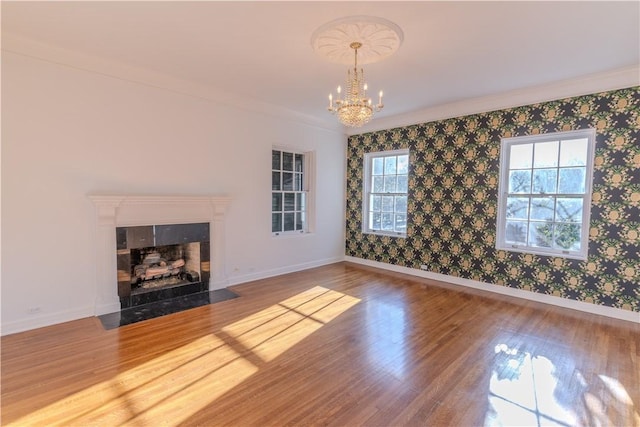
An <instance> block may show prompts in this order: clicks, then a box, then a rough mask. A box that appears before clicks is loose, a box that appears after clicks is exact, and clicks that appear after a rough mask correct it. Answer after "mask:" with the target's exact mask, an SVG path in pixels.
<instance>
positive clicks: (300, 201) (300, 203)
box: [296, 193, 306, 211]
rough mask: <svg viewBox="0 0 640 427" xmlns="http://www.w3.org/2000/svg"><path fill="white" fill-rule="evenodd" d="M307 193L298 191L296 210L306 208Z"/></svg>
mask: <svg viewBox="0 0 640 427" xmlns="http://www.w3.org/2000/svg"><path fill="white" fill-rule="evenodd" d="M305 205H306V203H305V194H304V193H296V210H297V211H303V210H304V209H305Z"/></svg>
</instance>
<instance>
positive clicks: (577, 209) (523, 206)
mask: <svg viewBox="0 0 640 427" xmlns="http://www.w3.org/2000/svg"><path fill="white" fill-rule="evenodd" d="M594 145H595V130H594V129H585V130H578V131H571V132H558V133H553V134H545V135H534V136H524V137H516V138H503V139H502V151H501V156H500V159H501V163H500V190H499V200H498V228H497V239H496V247H497V248H498V249H504V250H511V251H516V252H528V253H534V254H541V255H552V256H562V257H566V258H577V259H586V258H587V246H588V231H589V211H590V206H591V181H592V175H593V152H594Z"/></svg>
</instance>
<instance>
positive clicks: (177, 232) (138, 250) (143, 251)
mask: <svg viewBox="0 0 640 427" xmlns="http://www.w3.org/2000/svg"><path fill="white" fill-rule="evenodd" d="M209 236H210V234H209V223H196V224H169V225H145V226H135V227H117V228H116V243H117V252H116V253H117V268H118V297H119V298H120V305H121V308H122V309H124V308H129V307H133V306H137V305H142V304H147V303H151V302H155V301H160V300H164V299H169V298H174V297H178V296H182V295H187V294H191V293H197V292H203V291H208V290H209V289H208V285H209V278H210V275H211V271H210V265H211V263H210V252H211V250H210V247H209V246H210V245H209Z"/></svg>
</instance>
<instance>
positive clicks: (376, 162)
mask: <svg viewBox="0 0 640 427" xmlns="http://www.w3.org/2000/svg"><path fill="white" fill-rule="evenodd" d="M383 173H384V160H383V158H382V157H376V158H374V159H373V173H372V175H382V174H383Z"/></svg>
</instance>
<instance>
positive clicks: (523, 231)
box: [504, 221, 527, 244]
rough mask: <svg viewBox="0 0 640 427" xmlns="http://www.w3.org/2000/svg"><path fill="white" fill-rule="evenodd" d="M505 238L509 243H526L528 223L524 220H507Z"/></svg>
mask: <svg viewBox="0 0 640 427" xmlns="http://www.w3.org/2000/svg"><path fill="white" fill-rule="evenodd" d="M504 240H505V242H507V243H516V244H526V243H527V223H526V222H523V221H507V228H506V229H505V237H504Z"/></svg>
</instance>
